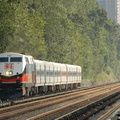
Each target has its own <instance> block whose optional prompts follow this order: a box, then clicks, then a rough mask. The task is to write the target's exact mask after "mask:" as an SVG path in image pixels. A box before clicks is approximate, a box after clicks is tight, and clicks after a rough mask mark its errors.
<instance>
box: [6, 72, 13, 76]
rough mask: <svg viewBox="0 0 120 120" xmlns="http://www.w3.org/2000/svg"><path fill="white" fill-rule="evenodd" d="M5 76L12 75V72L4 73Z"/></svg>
mask: <svg viewBox="0 0 120 120" xmlns="http://www.w3.org/2000/svg"><path fill="white" fill-rule="evenodd" d="M5 74H6V75H12V74H13V72H12V71H6V72H5Z"/></svg>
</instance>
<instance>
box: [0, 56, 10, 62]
mask: <svg viewBox="0 0 120 120" xmlns="http://www.w3.org/2000/svg"><path fill="white" fill-rule="evenodd" d="M0 62H8V57H1V58H0Z"/></svg>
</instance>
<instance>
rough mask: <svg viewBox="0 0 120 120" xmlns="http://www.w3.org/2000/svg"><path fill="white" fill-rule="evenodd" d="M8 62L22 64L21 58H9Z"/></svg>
mask: <svg viewBox="0 0 120 120" xmlns="http://www.w3.org/2000/svg"><path fill="white" fill-rule="evenodd" d="M10 62H22V57H11V58H10Z"/></svg>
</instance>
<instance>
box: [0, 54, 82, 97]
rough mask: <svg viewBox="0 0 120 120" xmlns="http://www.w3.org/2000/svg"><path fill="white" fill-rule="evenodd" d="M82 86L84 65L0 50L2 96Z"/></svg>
mask: <svg viewBox="0 0 120 120" xmlns="http://www.w3.org/2000/svg"><path fill="white" fill-rule="evenodd" d="M80 86H81V66H77V65H70V64H62V63H56V62H48V61H42V60H37V59H34V58H33V56H31V55H27V54H24V53H14V52H6V53H0V99H12V98H18V97H21V96H32V95H34V94H46V93H53V92H58V91H62V90H68V89H74V88H78V87H80Z"/></svg>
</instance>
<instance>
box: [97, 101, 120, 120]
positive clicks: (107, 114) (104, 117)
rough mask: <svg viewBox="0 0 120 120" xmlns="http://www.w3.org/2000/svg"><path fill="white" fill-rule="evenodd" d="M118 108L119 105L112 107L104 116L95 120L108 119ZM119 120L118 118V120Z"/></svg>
mask: <svg viewBox="0 0 120 120" xmlns="http://www.w3.org/2000/svg"><path fill="white" fill-rule="evenodd" d="M119 108H120V103H119V104H117V105H116V106H115V107H113V108H112V109H110V110H109V111H108V112H106V113H105V114H104V115H102V116H101V117H100V118H98V119H97V120H106V119H108V118H109V117H110V116H111V115H112V114H113V113H114V112H115V111H116V110H118V109H119ZM119 119H120V118H119Z"/></svg>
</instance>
